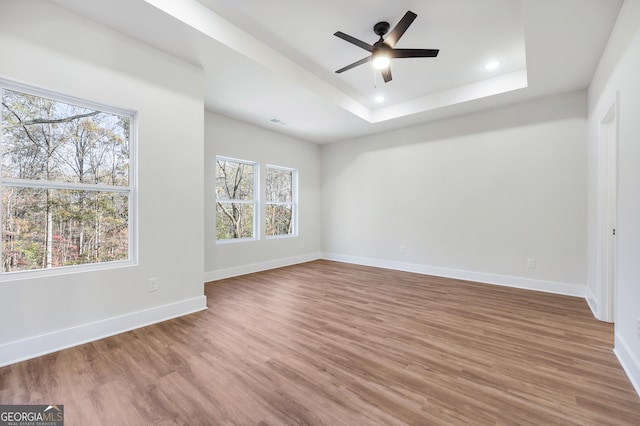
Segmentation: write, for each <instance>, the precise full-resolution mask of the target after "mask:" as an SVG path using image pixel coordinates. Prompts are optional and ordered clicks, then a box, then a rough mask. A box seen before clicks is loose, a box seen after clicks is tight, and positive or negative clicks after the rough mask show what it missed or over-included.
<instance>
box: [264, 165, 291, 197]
mask: <svg viewBox="0 0 640 426" xmlns="http://www.w3.org/2000/svg"><path fill="white" fill-rule="evenodd" d="M292 198H293V172H292V171H291V170H282V169H273V168H268V169H267V201H272V202H277V203H290V202H291V201H292Z"/></svg>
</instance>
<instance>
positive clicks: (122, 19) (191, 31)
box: [50, 0, 622, 143]
mask: <svg viewBox="0 0 640 426" xmlns="http://www.w3.org/2000/svg"><path fill="white" fill-rule="evenodd" d="M50 1H51V2H53V3H57V4H59V5H61V6H63V7H66V8H68V9H70V10H73V11H75V12H77V13H79V14H81V15H85V16H87V17H89V18H90V19H93V20H95V21H98V22H100V23H103V24H104V25H106V26H108V27H111V28H114V29H116V30H118V31H121V32H124V33H126V34H128V35H131V36H133V37H135V38H138V39H140V40H141V41H143V42H145V43H148V44H151V45H153V46H155V47H157V48H159V49H161V50H164V51H166V52H168V53H171V54H172V55H175V56H177V57H179V58H181V59H183V60H186V61H188V62H190V63H192V64H195V65H198V66H200V67H202V68H203V70H204V73H205V89H204V90H205V104H206V107H207V108H208V109H210V110H212V111H214V112H218V113H221V114H224V115H227V116H230V117H234V118H237V119H240V120H243V121H247V122H250V123H253V124H256V125H258V126H262V127H267V128H270V129H272V130H274V131H278V132H282V133H286V134H290V135H293V136H297V137H300V138H303V139H306V140H309V141H313V142H318V143H327V142H335V141H340V140H345V139H350V138H354V137H358V136H363V135H367V134H371V133H376V132H382V131H387V130H391V129H395V128H399V127H403V126H407V125H413V124H417V123H420V122H424V121H428V120H434V119H440V118H445V117H450V116H453V115H458V114H464V113H469V112H472V111H476V110H479V109H486V108H492V107H497V106H502V105H506V104H509V103H513V102H519V101H524V100H527V99H533V98H537V97H541V96H547V95H552V94H557V93H564V92H569V91H573V90H578V89H583V88H585V87H587V86H588V84H589V82H590V80H591V77H592V75H593V72H594V70H595V67H596V65H597V62H598V60H599V58H600V55H601V54H602V51H603V50H604V46H605V44H606V42H607V40H608V37H609V33H610V32H611V28H612V26H613V24H614V21H615V18H616V16H617V13H618V10H619V9H620V6H621V4H622V0H395V1H393V2H390V1H388V0H385V1H382V0H323V1H321V2H319V1H305V0H297V1H296V0H270V1H264V0H180V1H176V0H110V1H99V0H50ZM408 10H411V11H413V12H415V13H416V14H417V15H418V17H417V19H416V20H415V21H414V22H413V24H412V25H411V26H410V27H409V29H408V30H407V32H406V33H405V34H404V35H403V37H402V38H401V39H400V41H399V42H398V44H397V45H396V47H398V48H428V49H440V53H439V55H438V57H437V58H411V59H395V60H393V61H392V65H391V67H392V72H393V80H392V81H391V82H389V83H384V82H383V81H382V79H381V78H380V76H379V75H376V73H375V72H374V71H373V69H372V68H371V66H370V65H369V64H365V65H361V66H359V67H357V68H354V69H352V70H349V71H346V72H344V73H342V74H335V73H334V71H335V70H336V69H338V68H341V67H343V66H345V65H348V64H350V63H352V62H355V61H356V60H359V59H362V58H364V57H366V56H367V55H368V52H366V51H364V50H362V49H360V48H358V47H356V46H354V45H352V44H350V43H347V42H346V41H344V40H341V39H339V38H337V37H334V36H333V33H334V32H336V31H338V30H340V31H342V32H344V33H347V34H349V35H351V36H354V37H356V38H358V39H360V40H363V41H365V42H367V43H370V44H373V43H374V42H375V41H376V40H377V36H376V35H375V34H374V33H373V25H374V24H375V23H376V22H379V21H388V22H389V23H390V24H391V27H392V28H393V26H395V24H396V23H397V22H398V21H399V20H400V19H401V18H402V16H403V15H404V14H405V13H406V11H408ZM123 12H126V13H123ZM491 60H497V61H500V63H501V65H500V67H499V68H498V69H497V70H495V71H492V72H489V71H487V70H485V69H484V65H485V64H486V63H487V62H489V61H491ZM377 94H381V95H383V96H384V97H385V101H384V102H383V103H380V104H378V103H376V102H375V101H374V100H373V98H374V97H375V95H377ZM274 118H275V119H277V120H279V121H280V122H281V123H274V122H272V121H271V120H272V119H274ZM283 123H284V124H283Z"/></svg>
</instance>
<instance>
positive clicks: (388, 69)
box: [380, 66, 391, 83]
mask: <svg viewBox="0 0 640 426" xmlns="http://www.w3.org/2000/svg"><path fill="white" fill-rule="evenodd" d="M380 72H381V73H382V78H383V79H384V82H385V83H388V82H390V81H391V66H388V67H386V68H384V69H381V70H380Z"/></svg>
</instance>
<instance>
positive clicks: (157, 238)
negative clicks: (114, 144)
mask: <svg viewBox="0 0 640 426" xmlns="http://www.w3.org/2000/svg"><path fill="white" fill-rule="evenodd" d="M0 52H1V54H0V76H2V77H4V78H7V79H11V80H14V81H20V82H24V83H27V84H30V85H34V86H39V87H42V88H45V89H48V90H52V91H56V92H60V93H64V94H67V95H71V96H75V97H79V98H83V99H87V100H91V101H95V102H99V103H103V104H107V105H112V106H116V107H121V108H126V109H133V110H136V111H138V183H139V186H138V206H139V208H138V218H139V221H138V224H139V228H138V236H139V240H138V242H139V265H137V266H132V267H126V268H118V269H111V270H106V271H94V272H84V273H74V274H67V275H57V276H50V277H44V278H37V279H21V280H13V281H4V282H0V365H2V364H7V363H10V362H15V361H17V360H19V359H23V358H27V357H31V356H35V355H38V354H40V353H46V352H50V351H53V350H56V349H59V348H61V347H65V346H68V345H73V344H77V343H79V342H83V341H88V340H94V339H96V338H99V337H101V336H105V335H109V334H113V333H117V332H119V331H122V330H125V329H129V328H132V327H137V326H141V325H144V324H147V323H150V322H155V321H159V320H162V319H165V318H168V317H171V316H177V315H181V314H184V313H187V312H192V311H195V310H199V309H203V308H205V307H206V300H205V298H204V295H203V293H204V291H203V290H204V289H203V276H202V272H203V269H204V256H203V247H204V237H203V234H204V226H203V222H204V221H203V210H204V204H203V196H202V194H203V193H204V186H203V182H202V176H203V166H202V155H203V129H204V123H203V122H204V120H203V111H204V102H203V78H202V72H201V70H199V69H197V68H195V67H193V66H191V65H187V64H185V63H182V62H180V61H178V60H176V59H175V58H173V57H171V56H168V55H166V54H164V53H161V52H159V51H157V50H154V49H151V48H149V47H148V46H146V45H144V44H142V43H139V42H137V41H135V40H133V39H130V38H127V37H125V36H123V35H120V34H118V33H115V32H112V31H110V30H107V29H105V28H103V27H100V26H99V25H96V24H95V23H93V22H89V21H87V20H85V19H83V18H81V17H79V16H77V15H74V14H71V13H69V12H66V11H65V10H63V9H60V8H58V7H56V6H54V5H52V4H51V3H48V2H41V1H28V2H25V1H19V0H15V1H13V0H2V4H1V13H0ZM151 277H157V278H158V280H159V291H157V292H155V293H149V292H147V280H148V279H149V278H151Z"/></svg>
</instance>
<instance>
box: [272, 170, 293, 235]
mask: <svg viewBox="0 0 640 426" xmlns="http://www.w3.org/2000/svg"><path fill="white" fill-rule="evenodd" d="M295 183H296V171H295V170H292V169H286V168H283V167H277V166H267V176H266V191H265V192H266V210H265V224H266V235H267V236H282V235H294V234H295V233H296V230H295V228H296V220H295V218H296V203H295V199H296V188H295V186H296V185H295Z"/></svg>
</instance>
